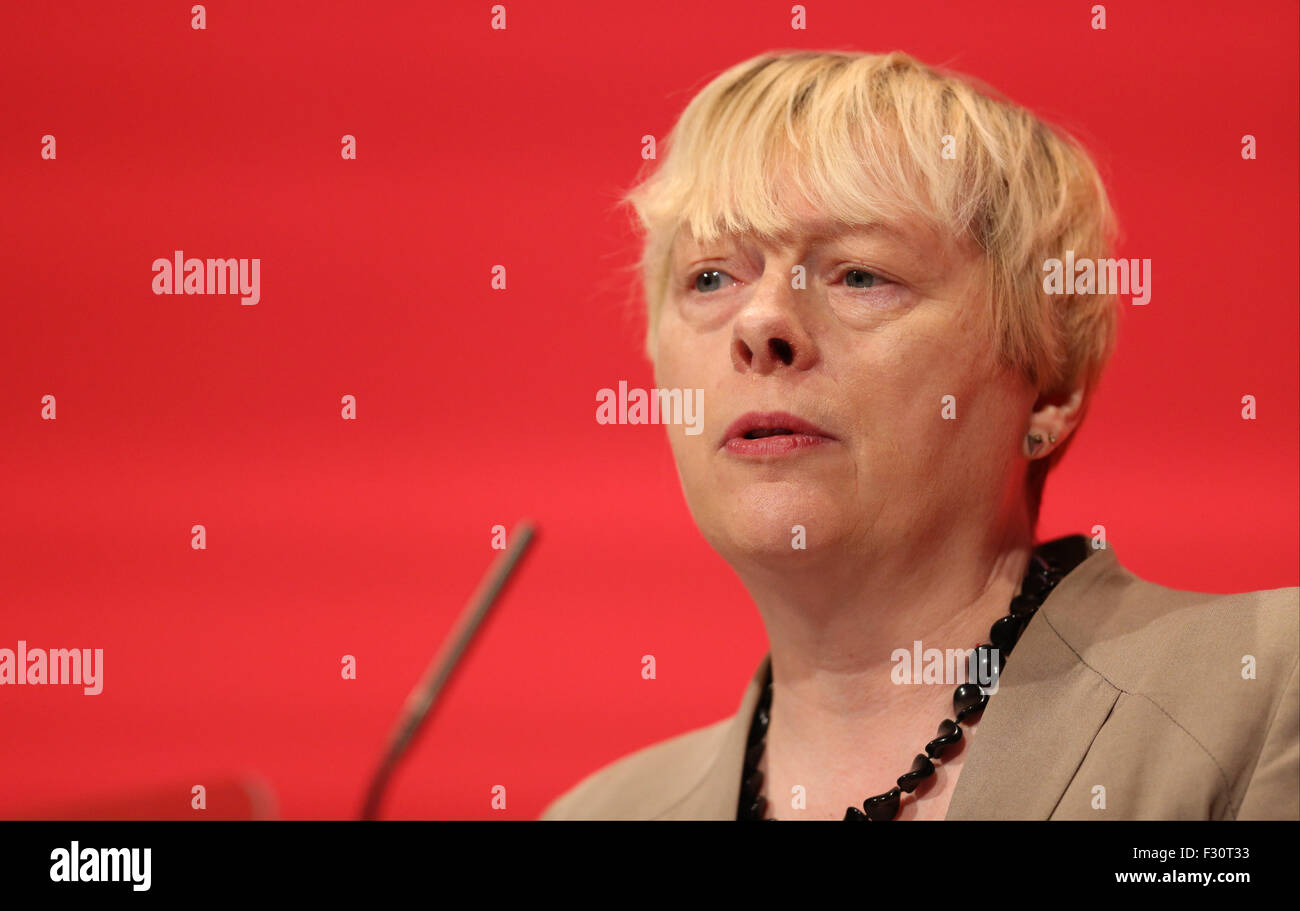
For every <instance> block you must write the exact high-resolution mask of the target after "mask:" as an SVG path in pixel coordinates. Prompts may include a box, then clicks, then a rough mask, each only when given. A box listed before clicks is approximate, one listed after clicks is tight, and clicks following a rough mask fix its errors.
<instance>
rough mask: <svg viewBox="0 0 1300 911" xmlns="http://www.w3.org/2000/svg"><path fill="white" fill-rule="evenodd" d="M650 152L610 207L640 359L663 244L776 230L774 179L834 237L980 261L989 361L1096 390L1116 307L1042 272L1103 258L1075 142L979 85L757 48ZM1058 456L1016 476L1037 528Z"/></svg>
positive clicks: (1045, 382) (1098, 200) (901, 66)
mask: <svg viewBox="0 0 1300 911" xmlns="http://www.w3.org/2000/svg"><path fill="white" fill-rule="evenodd" d="M663 146H664V149H665V152H666V154H665V155H664V157H663V159H662V160H661V162H660V163H659V166H658V167H657V168H655V169H653V171H652V173H650V174H649V175H648V176H646V175H642V178H641V179H640V180H639V182H638V184H637V185H636V186H635V187H634V188H633V189H632V190H631V191H630V192H628V193H627V194H626V195H625V196H624V198H623V201H624V202H625V203H630V204H631V205H632V207H633V208H634V209H635V212H636V216H637V218H638V219H639V221H640V224H641V227H642V229H643V231H644V234H645V236H644V246H643V249H642V255H641V261H640V271H641V280H642V285H643V291H644V295H645V305H646V311H647V317H648V319H647V333H646V352H647V354H648V355H649V356H650V358H651V360H653V359H654V356H655V351H654V338H655V332H656V327H657V324H658V317H659V312H660V309H661V307H662V304H663V299H664V294H665V292H666V287H667V277H668V275H667V273H668V267H669V262H670V257H671V251H672V246H673V242H674V240H675V239H676V237H677V234H678V232H679V231H680V230H682V229H683V228H685V229H686V230H688V231H689V232H690V234H691V235H693V236H694V237H696V238H698V239H700V240H701V241H703V242H708V241H709V240H711V239H713V238H716V237H718V236H719V235H721V234H725V233H744V232H753V233H756V234H758V235H761V236H772V237H775V236H780V235H781V234H783V233H785V232H787V231H789V230H790V229H791V228H792V227H793V224H792V221H793V219H792V216H791V214H790V213H789V212H788V211H786V210H785V209H784V208H783V205H782V203H783V200H781V199H779V198H777V195H776V192H775V190H776V187H775V186H774V182H775V178H776V177H777V176H778V175H782V174H788V175H789V177H790V178H791V179H792V181H793V183H794V186H795V187H796V189H797V190H798V192H799V193H801V194H802V195H803V197H804V198H805V199H806V200H807V201H808V202H809V203H811V204H812V205H813V206H814V207H815V208H816V209H817V210H818V211H819V212H821V213H822V214H823V215H825V216H827V217H832V218H835V219H837V220H839V221H841V222H842V223H844V224H845V225H846V226H848V225H853V224H862V223H864V222H868V221H875V220H877V219H879V218H882V217H889V216H898V215H910V216H914V217H919V218H921V219H922V220H923V221H924V222H925V223H927V224H928V225H930V226H932V227H934V228H936V229H938V230H941V231H943V232H946V233H947V234H948V235H950V236H954V237H957V238H965V239H969V240H971V241H973V242H974V243H975V244H976V245H977V247H978V248H979V250H980V251H981V252H982V254H983V256H984V258H985V260H986V262H987V264H988V266H989V268H988V269H987V274H988V285H987V296H986V301H985V306H986V312H987V317H988V319H987V321H986V323H987V325H988V327H989V331H990V332H991V339H992V342H993V348H994V351H995V352H996V356H997V359H998V362H999V364H1001V365H1003V366H1005V367H1009V368H1013V369H1017V370H1019V371H1020V372H1021V373H1022V375H1023V376H1025V377H1026V378H1027V380H1028V381H1029V382H1030V383H1032V384H1033V385H1034V386H1035V387H1036V388H1037V389H1038V391H1039V393H1040V395H1044V396H1057V395H1061V394H1064V393H1066V392H1068V390H1070V389H1071V388H1072V387H1073V386H1074V385H1075V384H1082V385H1083V386H1084V387H1085V389H1086V390H1088V391H1091V389H1092V388H1093V387H1094V386H1095V384H1096V382H1097V380H1098V379H1099V377H1100V375H1101V371H1102V368H1103V367H1104V365H1105V363H1106V361H1107V359H1108V358H1109V356H1110V354H1111V352H1112V350H1113V347H1114V344H1115V335H1116V330H1117V325H1116V324H1117V318H1118V313H1117V310H1116V307H1115V299H1114V295H1113V294H1055V295H1049V294H1047V293H1046V292H1045V291H1044V290H1043V275H1044V272H1043V268H1044V263H1045V261H1046V260H1047V259H1049V258H1053V257H1055V258H1058V259H1060V258H1063V257H1064V255H1065V251H1067V250H1073V251H1074V255H1075V257H1076V258H1079V259H1081V258H1085V257H1086V258H1094V259H1106V258H1109V256H1110V252H1111V249H1112V245H1113V242H1114V238H1115V234H1116V226H1115V220H1114V216H1113V213H1112V210H1111V207H1110V204H1109V202H1108V200H1107V197H1106V191H1105V187H1104V186H1103V184H1102V182H1101V178H1100V176H1099V175H1098V173H1097V169H1096V168H1095V166H1094V165H1093V163H1092V161H1091V159H1090V158H1089V156H1088V154H1087V152H1086V151H1085V150H1084V149H1083V148H1082V147H1081V146H1080V145H1079V143H1078V142H1077V141H1076V140H1075V139H1074V138H1073V137H1071V136H1069V135H1068V134H1066V133H1064V132H1062V131H1060V130H1058V129H1055V128H1053V127H1051V126H1048V125H1047V124H1045V123H1043V122H1042V121H1040V120H1038V119H1037V118H1036V117H1034V116H1033V115H1032V114H1031V113H1029V112H1028V111H1026V110H1024V109H1023V108H1021V107H1019V106H1017V105H1015V104H1012V103H1011V102H1008V101H1006V100H1005V99H1002V98H1000V97H998V96H997V95H996V94H995V93H994V92H993V91H992V90H991V89H989V88H987V87H986V86H983V85H982V84H979V83H976V82H975V81H974V80H971V79H969V78H968V77H964V76H958V75H956V74H950V73H945V72H942V71H940V70H938V69H936V68H933V67H930V66H926V65H925V64H922V63H920V62H919V61H917V60H915V59H913V58H912V57H910V56H908V55H907V54H903V53H900V52H894V53H890V54H866V53H848V52H817V51H787V52H781V53H770V54H763V55H760V56H758V57H754V58H752V59H750V60H746V61H745V62H743V63H740V64H737V65H736V66H733V67H731V68H730V69H728V70H726V71H725V72H723V73H722V74H720V75H719V76H717V77H716V78H715V79H713V80H712V81H711V82H709V84H708V85H706V86H705V87H704V88H703V89H702V90H701V91H700V92H699V93H698V94H697V95H696V96H695V97H694V98H693V99H692V100H691V102H690V103H689V104H688V105H687V107H686V109H685V111H683V113H682V115H681V117H680V118H679V119H678V121H677V123H676V125H675V126H674V127H673V129H672V132H671V133H670V134H669V135H668V137H667V138H666V139H665V140H664V143H663ZM945 154H947V156H948V157H945ZM649 167H652V166H649ZM1085 407H1086V406H1085ZM1073 436H1074V435H1073V434H1072V435H1071V436H1070V437H1069V438H1067V439H1066V441H1065V443H1066V444H1068V443H1069V442H1070V440H1072V439H1073ZM1065 448H1066V446H1065V445H1062V446H1061V447H1058V448H1057V449H1056V450H1054V451H1053V452H1052V453H1051V454H1050V455H1049V456H1048V457H1047V458H1045V459H1039V460H1036V461H1035V462H1033V463H1032V465H1031V472H1030V477H1031V480H1030V483H1029V488H1030V489H1029V498H1030V502H1031V509H1032V513H1033V515H1035V516H1036V515H1037V511H1038V502H1039V498H1040V496H1041V490H1042V483H1043V480H1044V479H1045V477H1046V473H1047V471H1048V470H1049V469H1050V468H1051V466H1052V465H1054V464H1055V463H1056V461H1058V460H1059V459H1060V457H1061V455H1062V454H1063V453H1064V451H1065Z"/></svg>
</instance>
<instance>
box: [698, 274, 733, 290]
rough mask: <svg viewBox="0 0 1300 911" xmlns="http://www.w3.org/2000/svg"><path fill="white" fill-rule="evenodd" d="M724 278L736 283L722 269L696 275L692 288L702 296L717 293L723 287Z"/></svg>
mask: <svg viewBox="0 0 1300 911" xmlns="http://www.w3.org/2000/svg"><path fill="white" fill-rule="evenodd" d="M723 278H727V279H730V280H731V281H735V279H734V278H731V276H730V275H727V273H726V272H723V271H722V270H721V269H705V270H704V271H703V272H697V273H696V274H695V277H694V279H693V280H692V281H691V287H692V288H694V289H695V290H696V291H699V292H700V293H702V294H708V293H709V292H710V291H717V290H718V288H720V287H722V285H721V281H722V279H723Z"/></svg>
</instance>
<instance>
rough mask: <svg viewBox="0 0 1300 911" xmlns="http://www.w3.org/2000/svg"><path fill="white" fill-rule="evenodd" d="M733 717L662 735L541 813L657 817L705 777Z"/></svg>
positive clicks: (545, 815) (552, 815) (546, 815)
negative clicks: (660, 738) (654, 741)
mask: <svg viewBox="0 0 1300 911" xmlns="http://www.w3.org/2000/svg"><path fill="white" fill-rule="evenodd" d="M731 720H732V719H730V718H724V719H722V720H721V721H717V722H714V723H713V724H711V725H708V726H706V727H702V728H696V729H695V730H692V731H687V732H686V733H684V734H678V735H677V736H675V737H670V738H669V739H667V740H661V741H659V742H658V743H655V744H651V745H650V746H648V747H644V748H643V749H640V750H637V751H636V752H634V753H630V754H628V755H626V756H624V757H622V758H621V759H617V760H615V761H614V762H611V763H609V764H608V765H606V766H603V767H602V768H600V769H597V770H596V771H595V772H592V773H591V774H590V775H588V776H587V777H586V778H583V779H582V780H581V781H579V782H578V783H577V784H576V785H574V786H573V787H572V788H570V789H569V790H568V791H565V792H564V793H563V794H561V795H560V796H559V797H557V798H555V800H553V801H552V802H551V803H550V805H548V806H547V808H546V809H545V810H544V811H542V815H541V816H540V817H539V819H542V820H561V819H606V820H608V819H653V818H654V817H656V816H658V815H660V814H661V813H663V812H664V811H665V810H666V809H668V808H669V807H670V806H671V805H672V804H673V803H674V802H675V801H676V800H677V799H678V798H680V797H681V796H683V795H684V794H686V793H687V792H688V791H689V790H690V789H691V788H692V787H694V786H695V785H696V784H697V783H698V782H699V781H700V780H701V779H702V778H703V777H704V774H705V773H706V772H707V771H708V767H709V764H710V763H711V762H712V761H713V760H714V759H715V758H716V757H717V755H718V753H719V752H720V751H721V749H722V747H723V742H724V740H725V736H726V733H727V729H728V725H729V724H730V723H731Z"/></svg>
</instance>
